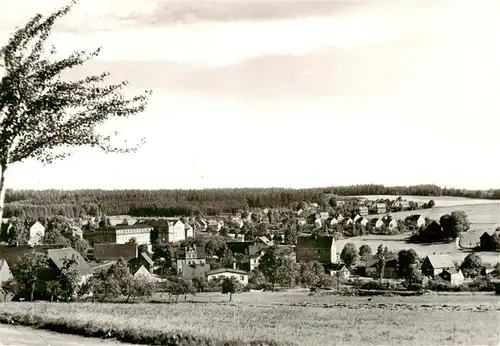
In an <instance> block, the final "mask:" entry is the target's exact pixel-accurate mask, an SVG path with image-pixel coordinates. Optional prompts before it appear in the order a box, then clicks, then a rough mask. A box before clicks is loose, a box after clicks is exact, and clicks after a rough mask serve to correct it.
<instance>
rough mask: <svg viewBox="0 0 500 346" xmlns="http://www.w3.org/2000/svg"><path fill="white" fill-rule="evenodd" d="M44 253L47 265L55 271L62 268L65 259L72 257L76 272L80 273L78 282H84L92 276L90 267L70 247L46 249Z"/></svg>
mask: <svg viewBox="0 0 500 346" xmlns="http://www.w3.org/2000/svg"><path fill="white" fill-rule="evenodd" d="M46 253H47V257H48V259H49V265H50V266H51V267H52V269H54V270H55V271H56V272H59V271H61V270H62V269H63V268H64V262H65V260H70V259H74V260H75V261H76V266H77V268H78V274H79V275H80V284H82V283H84V282H85V281H87V280H88V279H89V278H90V277H91V276H92V269H91V268H90V265H89V264H88V263H87V262H86V261H85V259H84V258H83V257H82V255H80V253H79V252H77V251H76V250H74V249H72V248H62V249H51V250H47V251H46ZM54 274H55V272H54Z"/></svg>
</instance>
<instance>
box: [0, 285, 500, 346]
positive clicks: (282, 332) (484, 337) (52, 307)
mask: <svg viewBox="0 0 500 346" xmlns="http://www.w3.org/2000/svg"><path fill="white" fill-rule="evenodd" d="M457 297H458V298H457ZM190 299H191V298H190ZM207 299H209V300H212V303H207V302H206V301H207ZM196 300H197V301H198V302H197V303H194V302H189V303H179V304H144V303H141V304H92V303H70V304H64V303H6V304H2V305H0V316H2V315H3V316H4V315H5V314H6V313H7V314H10V315H14V316H16V319H22V316H25V318H24V321H26V320H27V318H26V316H31V320H32V321H34V320H36V318H34V316H38V317H42V320H43V321H45V322H47V321H50V322H52V323H53V324H55V323H59V324H66V325H68V324H73V325H77V324H78V325H80V326H86V328H89V329H95V328H96V327H101V328H103V329H106V330H122V331H123V330H126V331H128V333H129V334H130V333H136V334H142V335H148V334H155V333H158V332H163V333H170V334H174V333H177V335H179V334H182V335H183V336H184V337H185V336H187V335H192V336H198V337H199V339H198V340H201V339H202V338H204V337H206V338H209V339H211V340H212V342H211V343H210V344H211V345H219V344H222V343H221V341H230V340H241V342H237V343H233V345H239V344H243V343H245V342H246V343H248V342H250V341H252V340H256V339H260V340H262V339H267V340H270V341H271V340H272V341H275V342H276V343H269V344H294V345H339V344H342V345H346V344H348V345H396V344H397V345H401V344H404V345H423V344H425V345H430V344H432V345H486V344H488V345H498V343H499V342H500V339H499V334H498V332H497V328H498V325H499V323H500V318H499V317H500V315H499V305H498V298H497V297H495V296H493V295H491V294H482V295H467V296H464V295H451V296H441V295H440V296H421V297H406V298H400V297H397V298H394V297H391V298H389V297H375V298H374V300H373V301H372V302H368V301H367V299H366V298H361V297H335V296H326V297H309V296H307V293H303V292H302V293H297V292H295V293H260V292H259V293H244V294H240V295H236V296H235V303H232V304H231V303H225V302H219V300H227V296H223V295H222V294H220V293H213V294H211V296H210V297H209V296H208V295H200V296H199V297H197V298H196ZM216 300H217V301H218V302H214V301H216ZM203 301H204V302H205V303H203ZM114 335H115V336H117V335H119V334H117V333H115V334H114ZM178 340H181V339H180V338H178ZM182 340H185V339H182ZM242 342H243V343H242ZM174 344H176V345H183V344H184V345H187V344H189V345H198V344H201V343H196V342H195V341H194V340H191V342H190V343H181V342H178V343H174ZM203 344H208V343H203ZM257 344H258V343H254V345H257Z"/></svg>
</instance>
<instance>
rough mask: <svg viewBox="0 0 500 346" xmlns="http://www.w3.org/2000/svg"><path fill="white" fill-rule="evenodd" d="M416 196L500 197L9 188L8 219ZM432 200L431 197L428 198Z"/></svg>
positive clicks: (420, 191) (376, 191)
mask: <svg viewBox="0 0 500 346" xmlns="http://www.w3.org/2000/svg"><path fill="white" fill-rule="evenodd" d="M362 195H392V196H400V195H406V196H409V195H412V196H426V197H433V196H452V197H468V198H482V199H500V190H490V191H471V190H463V189H448V188H441V187H439V186H436V185H415V186H393V187H386V186H383V185H352V186H334V187H323V188H310V189H284V188H234V189H204V190H41V191H37V190H8V191H7V195H6V206H5V214H4V215H5V217H10V216H13V215H18V216H28V217H43V216H49V215H54V214H60V215H65V216H68V217H77V216H79V215H81V214H88V215H97V214H99V213H104V214H106V215H122V214H127V215H133V216H173V215H193V214H196V213H202V214H205V215H207V214H208V215H210V214H212V215H213V214H219V213H231V212H235V211H238V210H244V209H250V208H266V207H294V204H295V206H297V205H298V204H299V203H300V202H303V201H307V202H315V203H319V204H321V203H327V201H328V199H329V198H330V197H329V196H337V197H336V198H343V197H345V196H362ZM429 199H430V198H429Z"/></svg>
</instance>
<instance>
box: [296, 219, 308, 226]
mask: <svg viewBox="0 0 500 346" xmlns="http://www.w3.org/2000/svg"><path fill="white" fill-rule="evenodd" d="M306 224H307V222H306V219H305V218H303V217H299V218H298V219H297V225H299V226H305V225H306Z"/></svg>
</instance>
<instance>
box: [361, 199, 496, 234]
mask: <svg viewBox="0 0 500 346" xmlns="http://www.w3.org/2000/svg"><path fill="white" fill-rule="evenodd" d="M458 210H461V211H463V212H465V213H467V215H468V216H469V222H470V224H471V230H482V231H485V230H494V229H495V228H496V227H498V226H500V202H499V201H496V203H484V204H470V205H456V206H447V207H437V206H436V207H434V208H432V209H423V210H416V211H401V212H397V213H391V215H392V216H393V217H394V218H396V219H404V218H405V217H407V216H408V215H412V214H421V215H423V216H425V217H429V218H431V219H435V220H439V218H440V217H441V216H442V215H444V214H449V213H451V212H453V211H458ZM373 217H380V216H379V215H369V216H368V218H373Z"/></svg>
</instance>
